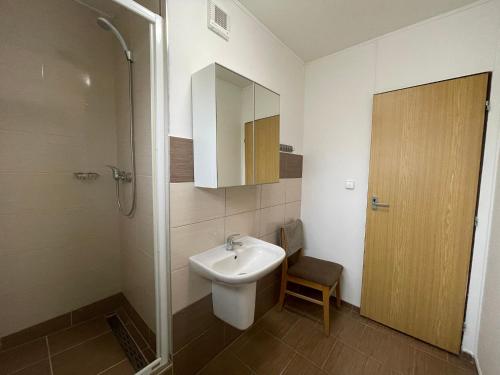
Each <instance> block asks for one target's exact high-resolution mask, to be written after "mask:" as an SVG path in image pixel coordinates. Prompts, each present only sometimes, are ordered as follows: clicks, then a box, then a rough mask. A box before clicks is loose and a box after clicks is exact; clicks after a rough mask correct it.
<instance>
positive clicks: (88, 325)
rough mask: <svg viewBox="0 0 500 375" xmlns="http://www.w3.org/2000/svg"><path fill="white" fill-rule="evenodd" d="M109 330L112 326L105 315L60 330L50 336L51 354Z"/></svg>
mask: <svg viewBox="0 0 500 375" xmlns="http://www.w3.org/2000/svg"><path fill="white" fill-rule="evenodd" d="M108 331H110V328H109V325H108V323H107V322H106V319H105V318H104V317H103V316H101V317H99V318H94V319H92V320H89V321H87V322H84V323H80V324H78V325H76V326H72V327H71V328H68V329H65V330H63V331H59V332H57V333H54V334H53V335H49V336H48V340H49V349H50V354H51V355H55V354H57V353H60V352H62V351H63V350H66V349H68V348H70V347H72V346H75V345H78V344H81V343H82V342H84V341H86V340H89V339H91V338H94V337H97V336H99V335H102V334H103V333H105V332H108Z"/></svg>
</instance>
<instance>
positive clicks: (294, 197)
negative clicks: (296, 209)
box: [282, 178, 302, 203]
mask: <svg viewBox="0 0 500 375" xmlns="http://www.w3.org/2000/svg"><path fill="white" fill-rule="evenodd" d="M282 181H284V183H285V203H289V202H296V201H300V199H301V195H302V179H301V178H286V179H284V180H282Z"/></svg>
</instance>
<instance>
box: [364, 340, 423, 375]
mask: <svg viewBox="0 0 500 375" xmlns="http://www.w3.org/2000/svg"><path fill="white" fill-rule="evenodd" d="M415 352H416V349H415V348H414V347H412V346H411V345H409V344H408V343H406V342H404V341H401V340H399V339H398V338H396V337H394V336H393V335H385V336H384V337H383V338H382V341H381V342H380V345H379V346H378V347H377V349H376V350H375V352H374V353H373V357H374V358H375V359H377V360H378V361H380V362H382V363H383V364H384V365H388V366H389V368H391V369H393V370H395V371H396V372H398V373H401V374H403V375H410V374H412V369H413V364H414V360H415Z"/></svg>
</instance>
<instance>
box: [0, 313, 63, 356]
mask: <svg viewBox="0 0 500 375" xmlns="http://www.w3.org/2000/svg"><path fill="white" fill-rule="evenodd" d="M69 326H71V313H67V314H63V315H60V316H58V317H56V318H52V319H49V320H47V321H45V322H42V323H39V324H36V325H34V326H31V327H28V328H26V329H23V330H21V331H19V332H15V333H13V334H11V335H8V336H5V337H2V338H1V339H0V350H5V349H9V348H12V347H14V346H17V345H21V344H24V343H27V342H29V341H32V340H35V339H37V338H39V337H43V336H46V335H48V334H49V333H52V332H55V331H60V330H62V329H64V328H68V327H69Z"/></svg>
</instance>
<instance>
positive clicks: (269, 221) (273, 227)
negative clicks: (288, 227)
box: [260, 204, 285, 236]
mask: <svg viewBox="0 0 500 375" xmlns="http://www.w3.org/2000/svg"><path fill="white" fill-rule="evenodd" d="M260 217H261V220H260V235H261V236H265V235H267V234H270V233H274V232H276V231H278V230H279V229H280V228H281V227H282V226H283V224H284V222H285V205H284V204H280V205H279V206H273V207H268V208H263V209H261V210H260Z"/></svg>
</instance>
